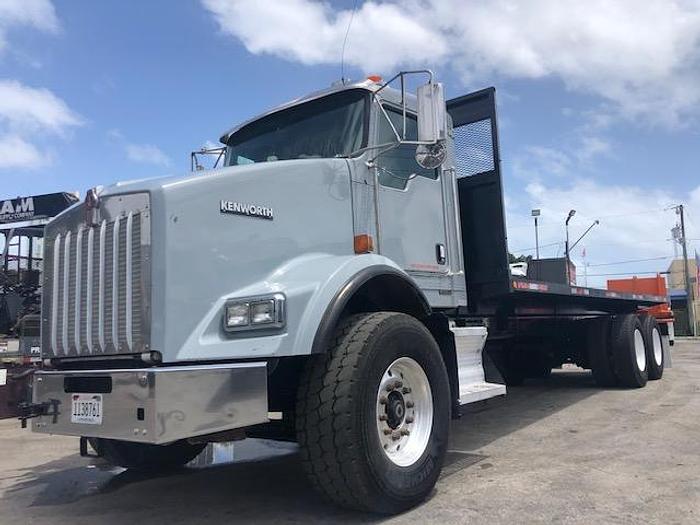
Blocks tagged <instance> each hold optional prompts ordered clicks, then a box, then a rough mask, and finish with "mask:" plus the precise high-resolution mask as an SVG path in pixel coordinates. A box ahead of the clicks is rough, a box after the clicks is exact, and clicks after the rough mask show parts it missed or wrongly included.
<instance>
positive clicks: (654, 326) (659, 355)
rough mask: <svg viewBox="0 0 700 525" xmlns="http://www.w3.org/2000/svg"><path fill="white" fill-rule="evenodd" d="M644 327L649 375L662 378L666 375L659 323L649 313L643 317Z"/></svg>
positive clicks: (651, 377) (654, 378)
mask: <svg viewBox="0 0 700 525" xmlns="http://www.w3.org/2000/svg"><path fill="white" fill-rule="evenodd" d="M642 327H643V333H644V339H645V341H646V343H645V346H646V349H647V369H648V374H647V375H648V377H649V379H650V380H656V379H661V377H662V376H663V375H664V347H663V343H662V342H661V330H660V329H659V323H658V322H657V320H656V319H655V318H654V317H652V316H651V315H647V316H645V317H644V318H643V319H642Z"/></svg>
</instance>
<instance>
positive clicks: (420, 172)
mask: <svg viewBox="0 0 700 525" xmlns="http://www.w3.org/2000/svg"><path fill="white" fill-rule="evenodd" d="M384 109H385V110H386V113H387V115H389V118H390V119H391V123H392V124H393V125H394V127H395V128H396V130H397V131H398V132H399V134H400V133H401V132H402V130H403V114H402V112H401V110H398V109H394V108H391V107H387V106H384ZM378 127H379V129H378V133H377V135H378V136H377V144H386V143H391V142H396V136H395V135H394V132H393V131H392V129H391V126H390V125H389V123H388V122H387V121H386V118H384V116H383V115H379V126H378ZM417 138H418V123H417V120H416V116H415V115H412V114H410V113H407V114H406V140H417ZM415 154H416V146H415V145H414V144H402V145H400V146H398V147H396V148H393V149H391V150H389V151H387V152H385V153H382V154H381V155H380V156H379V157H378V158H377V160H376V163H377V169H378V170H379V171H378V178H379V184H381V185H382V186H388V187H390V188H396V189H400V190H403V189H404V188H406V185H407V184H408V180H409V179H410V178H412V177H414V176H420V177H427V178H429V179H437V170H426V169H424V168H421V167H420V166H419V165H418V163H417V162H416V157H415Z"/></svg>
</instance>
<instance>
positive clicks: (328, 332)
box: [25, 71, 668, 513]
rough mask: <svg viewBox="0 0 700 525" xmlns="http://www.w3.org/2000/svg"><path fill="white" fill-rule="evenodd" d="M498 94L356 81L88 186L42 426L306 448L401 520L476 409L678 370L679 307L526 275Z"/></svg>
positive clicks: (70, 216)
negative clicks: (156, 166)
mask: <svg viewBox="0 0 700 525" xmlns="http://www.w3.org/2000/svg"><path fill="white" fill-rule="evenodd" d="M420 75H422V78H423V79H425V81H424V80H420V83H421V85H420V86H419V87H418V89H417V91H416V94H415V95H413V94H409V93H408V92H407V91H408V90H407V89H406V85H407V84H408V83H409V81H414V80H415V79H416V78H421V77H420ZM412 79H413V80H412ZM422 82H425V83H422ZM392 86H397V88H393V87H392ZM494 93H495V92H494V89H492V88H489V89H485V90H483V91H479V92H476V93H472V94H470V95H466V96H463V97H460V98H456V99H453V100H449V101H447V102H445V101H444V96H443V88H442V85H441V84H439V83H437V82H435V81H434V79H433V76H432V73H430V72H429V71H413V72H403V73H400V74H398V75H397V76H396V77H394V78H392V79H391V81H389V82H382V81H381V80H380V79H377V78H370V79H368V80H366V81H362V82H358V83H342V84H339V85H336V86H334V87H332V88H330V89H326V90H324V91H320V92H317V93H313V94H311V95H309V96H306V97H304V98H301V99H298V100H295V101H293V102H291V103H288V104H285V105H283V106H280V107H277V108H275V109H273V110H271V111H269V112H267V113H265V114H263V115H261V116H259V117H257V118H255V119H252V120H250V121H248V122H245V123H243V124H241V125H239V126H237V127H235V128H234V129H232V130H231V131H229V132H227V133H225V134H224V135H223V136H222V137H221V141H222V143H223V145H224V148H225V149H224V151H225V153H224V162H223V164H224V167H223V168H221V169H216V170H213V171H207V172H205V173H204V174H202V173H194V174H189V175H185V176H182V177H177V178H166V179H153V180H146V181H136V182H125V183H120V184H116V185H114V186H110V187H106V188H95V189H93V190H90V191H89V192H88V194H87V198H86V200H85V201H84V202H82V203H79V204H76V205H74V206H73V207H72V208H70V209H69V210H67V211H66V212H64V213H62V214H61V215H60V216H58V217H57V218H56V219H54V220H53V221H52V222H51V223H50V224H49V226H48V227H47V229H46V239H45V242H46V249H45V253H46V260H45V271H44V282H43V290H44V294H43V305H42V352H43V357H44V363H45V365H46V369H45V370H43V371H41V372H39V373H37V374H36V377H35V385H34V400H33V404H31V405H30V406H28V407H26V412H25V417H26V418H32V429H33V430H34V431H35V432H43V433H50V434H63V435H74V436H81V437H83V443H85V441H86V440H89V442H90V443H92V446H93V447H94V448H95V449H96V451H97V452H98V453H99V454H100V455H101V456H103V457H104V458H105V459H106V460H108V461H110V462H112V463H114V464H116V465H121V466H124V467H127V468H135V469H150V468H157V467H172V466H177V465H182V464H185V463H187V462H188V461H190V460H191V459H192V458H194V457H195V456H196V455H197V454H198V453H199V452H200V451H201V450H202V448H203V447H204V445H205V444H206V443H207V442H211V441H221V440H227V439H238V438H242V437H244V436H259V437H260V436H262V437H268V438H273V439H285V440H294V441H297V442H298V443H299V446H300V450H301V457H302V459H303V463H304V466H305V469H306V472H307V473H308V475H309V478H310V479H311V481H312V483H313V485H314V486H315V487H316V488H317V489H318V490H319V491H320V492H321V493H323V494H325V495H326V496H327V497H328V498H329V499H330V500H331V501H334V502H336V503H338V504H340V505H343V506H346V507H350V508H357V509H365V510H370V511H374V512H380V513H395V512H400V511H402V510H404V509H406V508H409V507H411V506H413V505H416V504H417V503H419V502H420V501H422V500H423V499H424V498H425V497H426V495H427V494H428V493H429V492H430V491H431V490H432V488H433V486H434V485H435V483H436V481H437V479H438V475H439V474H440V470H441V467H442V463H443V459H444V457H445V452H446V450H447V443H448V438H449V436H448V432H449V420H450V418H456V417H458V416H459V413H460V406H462V405H464V404H466V403H472V402H475V401H480V400H484V399H487V398H490V397H493V396H500V395H503V394H505V388H506V387H505V385H506V384H517V383H520V382H521V381H522V380H523V379H524V378H527V377H542V376H546V375H547V374H549V373H550V371H551V370H552V368H555V367H559V366H561V365H562V364H563V363H575V364H577V365H579V366H581V367H583V368H587V369H592V372H593V376H594V378H595V380H596V381H597V382H598V383H599V384H601V385H606V386H621V387H630V388H636V387H643V386H644V385H645V383H646V382H647V380H648V379H659V378H660V377H661V375H662V372H663V367H664V351H663V350H664V349H663V345H664V343H666V344H667V343H668V336H667V334H666V333H665V328H664V327H659V325H658V324H657V323H656V321H655V320H654V318H653V317H650V316H646V315H644V314H642V313H640V308H642V307H644V306H649V305H653V304H657V303H660V302H663V301H664V300H665V299H664V298H662V297H649V296H643V295H633V294H627V295H626V294H622V293H615V292H608V291H605V290H596V289H590V288H582V287H578V286H570V285H565V284H561V283H559V284H557V283H547V282H537V281H531V280H528V279H527V278H525V277H523V276H517V275H511V272H510V271H509V267H508V251H507V245H506V230H505V223H504V211H503V194H502V183H501V174H500V168H499V164H500V161H499V148H498V133H497V127H496V114H495V102H494ZM465 424H468V423H465Z"/></svg>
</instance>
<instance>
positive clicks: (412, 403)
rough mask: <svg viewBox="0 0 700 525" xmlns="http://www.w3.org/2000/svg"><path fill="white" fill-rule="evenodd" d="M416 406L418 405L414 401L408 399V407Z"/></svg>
mask: <svg viewBox="0 0 700 525" xmlns="http://www.w3.org/2000/svg"><path fill="white" fill-rule="evenodd" d="M414 406H416V405H415V403H414V402H413V401H406V408H413V407H414Z"/></svg>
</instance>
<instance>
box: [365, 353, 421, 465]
mask: <svg viewBox="0 0 700 525" xmlns="http://www.w3.org/2000/svg"><path fill="white" fill-rule="evenodd" d="M432 425H433V399H432V393H431V390H430V383H429V381H428V377H427V376H426V374H425V372H424V371H423V369H422V368H421V366H420V365H419V364H418V363H417V362H416V361H415V360H413V359H411V358H410V357H401V358H399V359H397V360H396V361H394V362H393V363H392V364H391V365H389V367H388V368H387V369H386V371H385V372H384V374H383V375H382V379H381V381H380V383H379V389H378V391H377V433H378V435H379V442H380V444H381V445H382V447H383V449H384V453H385V454H386V455H387V457H388V458H389V459H390V460H391V461H392V462H393V463H395V464H397V465H399V466H409V465H412V464H413V463H415V462H416V461H417V460H418V459H419V458H420V457H421V456H422V455H423V452H425V449H426V447H427V445H428V441H429V439H430V433H431V430H432Z"/></svg>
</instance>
